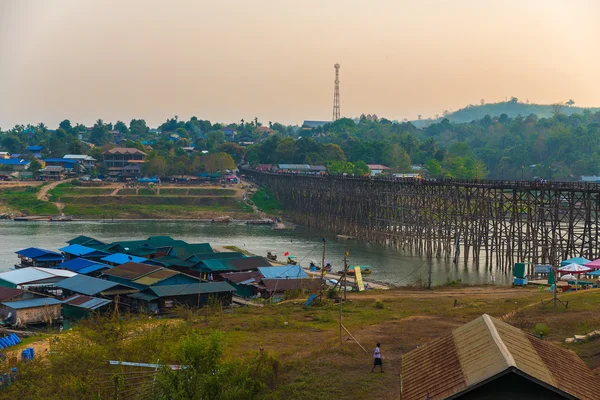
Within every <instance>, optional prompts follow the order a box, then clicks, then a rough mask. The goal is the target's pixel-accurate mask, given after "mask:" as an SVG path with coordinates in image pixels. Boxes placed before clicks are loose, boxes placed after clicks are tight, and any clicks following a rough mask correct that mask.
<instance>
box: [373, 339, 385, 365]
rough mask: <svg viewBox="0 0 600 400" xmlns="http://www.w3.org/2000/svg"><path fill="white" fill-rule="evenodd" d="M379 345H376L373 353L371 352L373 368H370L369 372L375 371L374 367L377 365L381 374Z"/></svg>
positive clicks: (381, 363)
mask: <svg viewBox="0 0 600 400" xmlns="http://www.w3.org/2000/svg"><path fill="white" fill-rule="evenodd" d="M380 347H381V343H377V347H375V351H374V352H373V368H371V372H374V371H375V367H376V366H378V365H379V370H380V371H381V372H383V362H382V361H381V350H380V349H379V348H380Z"/></svg>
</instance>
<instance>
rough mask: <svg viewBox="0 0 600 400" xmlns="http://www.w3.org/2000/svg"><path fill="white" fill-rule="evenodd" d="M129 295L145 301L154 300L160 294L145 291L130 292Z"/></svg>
mask: <svg viewBox="0 0 600 400" xmlns="http://www.w3.org/2000/svg"><path fill="white" fill-rule="evenodd" d="M127 297H131V298H133V299H137V300H143V301H152V300H156V299H158V296H154V295H152V294H148V293H143V292H138V293H132V294H128V295H127Z"/></svg>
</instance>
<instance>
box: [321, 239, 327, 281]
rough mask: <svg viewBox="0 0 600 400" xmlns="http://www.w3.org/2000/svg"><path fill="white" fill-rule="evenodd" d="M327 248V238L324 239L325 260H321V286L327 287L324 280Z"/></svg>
mask: <svg viewBox="0 0 600 400" xmlns="http://www.w3.org/2000/svg"><path fill="white" fill-rule="evenodd" d="M326 247H327V242H326V241H325V238H323V258H321V284H322V285H323V286H325V281H324V280H323V279H324V277H325V249H326Z"/></svg>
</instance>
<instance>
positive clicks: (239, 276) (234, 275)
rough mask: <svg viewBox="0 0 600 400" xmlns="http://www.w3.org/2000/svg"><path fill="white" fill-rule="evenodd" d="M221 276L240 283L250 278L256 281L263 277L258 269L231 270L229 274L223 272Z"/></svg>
mask: <svg viewBox="0 0 600 400" xmlns="http://www.w3.org/2000/svg"><path fill="white" fill-rule="evenodd" d="M221 277H223V279H226V280H228V281H230V282H233V283H240V284H241V283H243V282H245V281H248V280H253V281H256V280H260V279H262V275H261V273H260V272H256V271H246V272H230V273H228V274H221Z"/></svg>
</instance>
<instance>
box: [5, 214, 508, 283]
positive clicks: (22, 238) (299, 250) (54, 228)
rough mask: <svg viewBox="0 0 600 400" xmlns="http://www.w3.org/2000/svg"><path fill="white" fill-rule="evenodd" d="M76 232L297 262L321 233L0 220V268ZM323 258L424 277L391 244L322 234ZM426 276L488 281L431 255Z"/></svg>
mask: <svg viewBox="0 0 600 400" xmlns="http://www.w3.org/2000/svg"><path fill="white" fill-rule="evenodd" d="M78 235H87V236H91V237H93V238H96V239H99V240H102V241H105V242H112V241H117V240H135V239H146V238H147V237H148V236H154V235H169V236H172V237H173V238H176V239H182V240H185V241H186V242H188V243H203V242H208V243H210V244H211V245H213V246H228V245H233V246H237V247H239V248H241V249H244V250H247V251H250V252H252V253H254V254H257V255H261V256H265V255H266V253H267V251H275V252H277V253H278V254H279V259H283V258H284V257H283V254H284V252H286V251H287V252H289V253H290V255H293V256H296V259H297V260H299V261H300V263H301V264H303V265H305V264H308V260H310V259H314V260H320V259H321V255H322V251H323V244H322V239H323V235H322V234H319V233H315V232H302V231H289V230H285V231H274V230H271V228H270V227H269V226H256V225H245V224H238V223H230V224H210V223H198V222H193V221H118V222H89V221H73V222H65V223H49V222H14V221H0V270H1V271H6V270H8V269H9V268H11V267H13V266H14V264H15V263H16V262H17V261H18V259H17V256H16V254H15V251H17V250H20V249H23V248H26V247H40V248H44V249H48V250H55V251H57V250H58V248H60V247H64V246H66V245H67V244H66V241H67V240H69V239H72V238H74V237H76V236H78ZM326 240H327V252H326V259H329V260H331V261H332V263H333V270H334V272H336V271H338V270H340V269H341V268H342V265H343V263H342V260H343V257H344V246H345V245H347V246H348V252H349V257H348V260H349V264H350V265H363V266H370V267H371V269H372V271H373V273H372V274H371V275H370V278H372V279H374V280H378V281H382V282H387V283H391V284H394V285H407V284H412V283H414V282H415V281H416V280H418V279H419V278H421V279H422V281H423V282H427V275H428V265H427V260H426V259H425V258H423V257H420V256H415V255H412V254H406V253H403V252H401V251H398V250H396V249H392V248H389V247H385V246H382V245H379V244H374V243H365V242H358V241H349V240H341V239H338V238H337V237H336V236H335V235H328V236H327V237H326ZM494 274H497V276H496V277H495V281H496V283H500V284H507V283H509V282H510V280H509V278H510V277H509V276H505V275H500V274H499V273H496V272H495V271H494ZM432 277H433V278H432V281H433V283H434V284H436V283H437V284H439V283H444V282H446V281H447V280H448V279H450V280H455V279H461V280H462V282H464V283H470V284H482V283H490V281H491V279H492V276H491V273H490V272H489V271H486V270H485V268H483V267H480V268H478V269H475V268H473V267H472V266H470V265H467V266H465V265H464V264H463V262H462V260H459V263H458V264H457V265H453V264H452V263H451V262H446V261H444V260H435V259H434V261H433V273H432Z"/></svg>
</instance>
